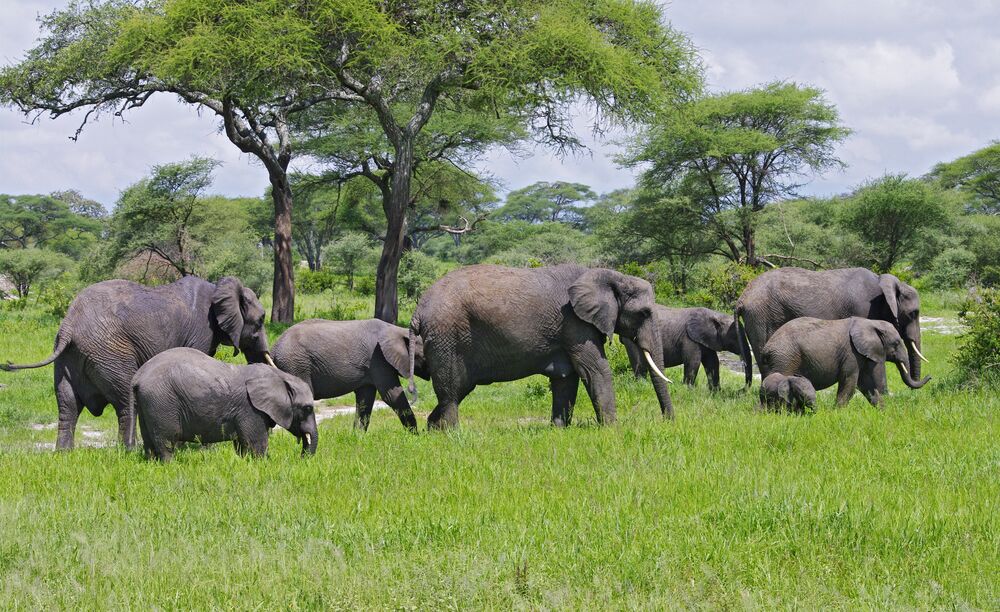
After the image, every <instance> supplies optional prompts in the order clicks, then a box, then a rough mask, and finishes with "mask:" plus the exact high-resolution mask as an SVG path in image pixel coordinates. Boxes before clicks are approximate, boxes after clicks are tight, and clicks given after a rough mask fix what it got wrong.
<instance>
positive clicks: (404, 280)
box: [399, 251, 440, 299]
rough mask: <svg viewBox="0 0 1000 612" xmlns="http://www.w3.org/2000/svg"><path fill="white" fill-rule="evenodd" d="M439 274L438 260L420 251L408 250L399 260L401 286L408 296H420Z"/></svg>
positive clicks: (404, 293)
mask: <svg viewBox="0 0 1000 612" xmlns="http://www.w3.org/2000/svg"><path fill="white" fill-rule="evenodd" d="M439 276H440V272H439V270H438V261H437V260H436V259H434V258H433V257H431V256H430V255H425V254H424V253H421V252H420V251H407V252H406V253H404V254H403V259H402V261H400V262H399V288H400V290H401V291H402V292H403V295H405V296H406V297H408V298H411V299H414V298H417V297H419V296H420V295H421V294H422V293H423V292H424V291H426V290H427V288H428V287H430V286H431V284H433V283H434V281H436V280H437V279H438V277H439Z"/></svg>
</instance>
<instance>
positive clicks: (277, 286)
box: [270, 173, 295, 323]
mask: <svg viewBox="0 0 1000 612" xmlns="http://www.w3.org/2000/svg"><path fill="white" fill-rule="evenodd" d="M270 178H271V197H272V199H273V200H274V284H273V285H272V290H271V297H272V304H271V321H272V322H274V323H291V322H292V319H293V318H294V317H295V284H294V281H295V271H294V267H293V265H292V188H291V186H290V185H289V184H288V177H287V175H286V174H284V173H281V174H280V175H279V174H278V173H272V174H271V177H270Z"/></svg>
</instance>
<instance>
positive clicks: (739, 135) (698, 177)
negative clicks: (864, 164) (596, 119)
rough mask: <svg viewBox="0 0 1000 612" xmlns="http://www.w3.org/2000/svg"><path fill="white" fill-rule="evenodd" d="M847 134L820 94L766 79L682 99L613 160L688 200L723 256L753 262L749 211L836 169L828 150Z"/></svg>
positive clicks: (755, 262) (756, 258) (755, 258)
mask: <svg viewBox="0 0 1000 612" xmlns="http://www.w3.org/2000/svg"><path fill="white" fill-rule="evenodd" d="M849 134H850V130H848V129H847V128H845V127H843V126H841V125H840V122H839V116H838V113H837V110H836V109H835V108H834V106H833V105H832V104H830V103H828V102H827V101H826V100H825V99H824V97H823V93H822V91H820V90H818V89H815V88H812V87H802V86H799V85H796V84H794V83H770V84H767V85H764V86H761V87H756V88H753V89H749V90H746V91H739V92H731V93H721V94H716V95H711V96H706V97H704V98H700V99H697V100H695V101H693V102H691V103H689V104H687V105H686V106H685V107H684V108H683V110H682V111H681V112H678V113H674V114H671V115H668V116H666V117H664V118H663V119H661V120H659V121H657V122H656V123H655V124H654V125H653V126H652V127H651V128H650V129H648V130H647V131H646V132H645V133H644V134H642V135H641V136H640V137H639V138H638V139H637V141H636V143H635V144H634V145H633V147H632V149H631V150H630V151H629V153H628V154H627V155H625V156H623V157H622V158H621V160H620V161H621V162H622V163H623V165H625V166H629V167H644V168H645V170H644V171H643V174H642V176H641V181H642V182H643V184H644V185H646V186H647V187H652V186H656V185H662V186H665V188H666V189H667V191H668V192H669V193H671V194H675V195H682V196H685V197H688V198H690V199H691V200H692V201H693V202H695V203H696V204H697V205H698V207H699V208H700V209H701V210H702V211H703V214H704V216H705V218H706V219H707V220H708V222H709V224H710V225H711V227H712V230H713V231H714V233H715V234H716V236H717V237H718V238H719V240H721V241H722V242H723V243H725V247H726V248H725V250H724V253H725V254H726V256H727V257H729V258H730V259H732V260H733V261H737V262H740V261H742V262H744V263H746V264H748V265H751V266H757V265H758V264H760V263H761V262H762V260H761V258H760V256H759V255H758V254H757V251H756V242H755V240H754V222H755V217H756V214H757V213H759V212H760V211H762V210H763V209H764V207H765V206H766V205H767V204H769V203H771V202H774V201H776V200H778V199H781V198H784V197H788V196H791V195H794V194H795V193H796V191H797V189H798V188H799V187H801V186H802V185H801V183H800V182H799V181H800V180H801V179H802V178H803V177H804V176H805V175H807V174H808V173H819V172H823V171H825V170H828V169H830V168H837V167H841V166H843V162H841V161H840V160H839V159H838V158H837V157H836V156H835V155H834V148H835V147H836V145H837V144H838V143H840V142H841V141H842V140H844V139H845V138H846V137H847V136H848V135H849Z"/></svg>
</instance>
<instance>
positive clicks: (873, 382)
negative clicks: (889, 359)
mask: <svg viewBox="0 0 1000 612" xmlns="http://www.w3.org/2000/svg"><path fill="white" fill-rule="evenodd" d="M858 388H859V389H861V393H862V394H863V395H864V396H865V399H867V400H868V403H870V404H871V405H872V406H875V407H876V408H879V407H880V406H881V404H882V396H883V395H885V393H886V391H887V390H888V383H887V381H886V376H885V362H879V363H875V364H873V365H872V366H871V367H868V368H864V369H863V370H862V371H861V374H860V376H859V377H858Z"/></svg>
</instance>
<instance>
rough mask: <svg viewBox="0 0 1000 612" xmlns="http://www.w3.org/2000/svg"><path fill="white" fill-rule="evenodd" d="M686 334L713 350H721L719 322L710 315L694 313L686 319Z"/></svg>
mask: <svg viewBox="0 0 1000 612" xmlns="http://www.w3.org/2000/svg"><path fill="white" fill-rule="evenodd" d="M687 335H688V338H691V339H692V340H694V341H695V342H697V343H698V344H700V345H702V346H705V347H708V348H710V349H712V350H713V351H721V350H723V348H722V330H721V329H720V328H719V323H718V321H716V320H715V319H713V318H712V317H710V316H701V315H696V316H693V317H691V318H689V319H688V322H687Z"/></svg>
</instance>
